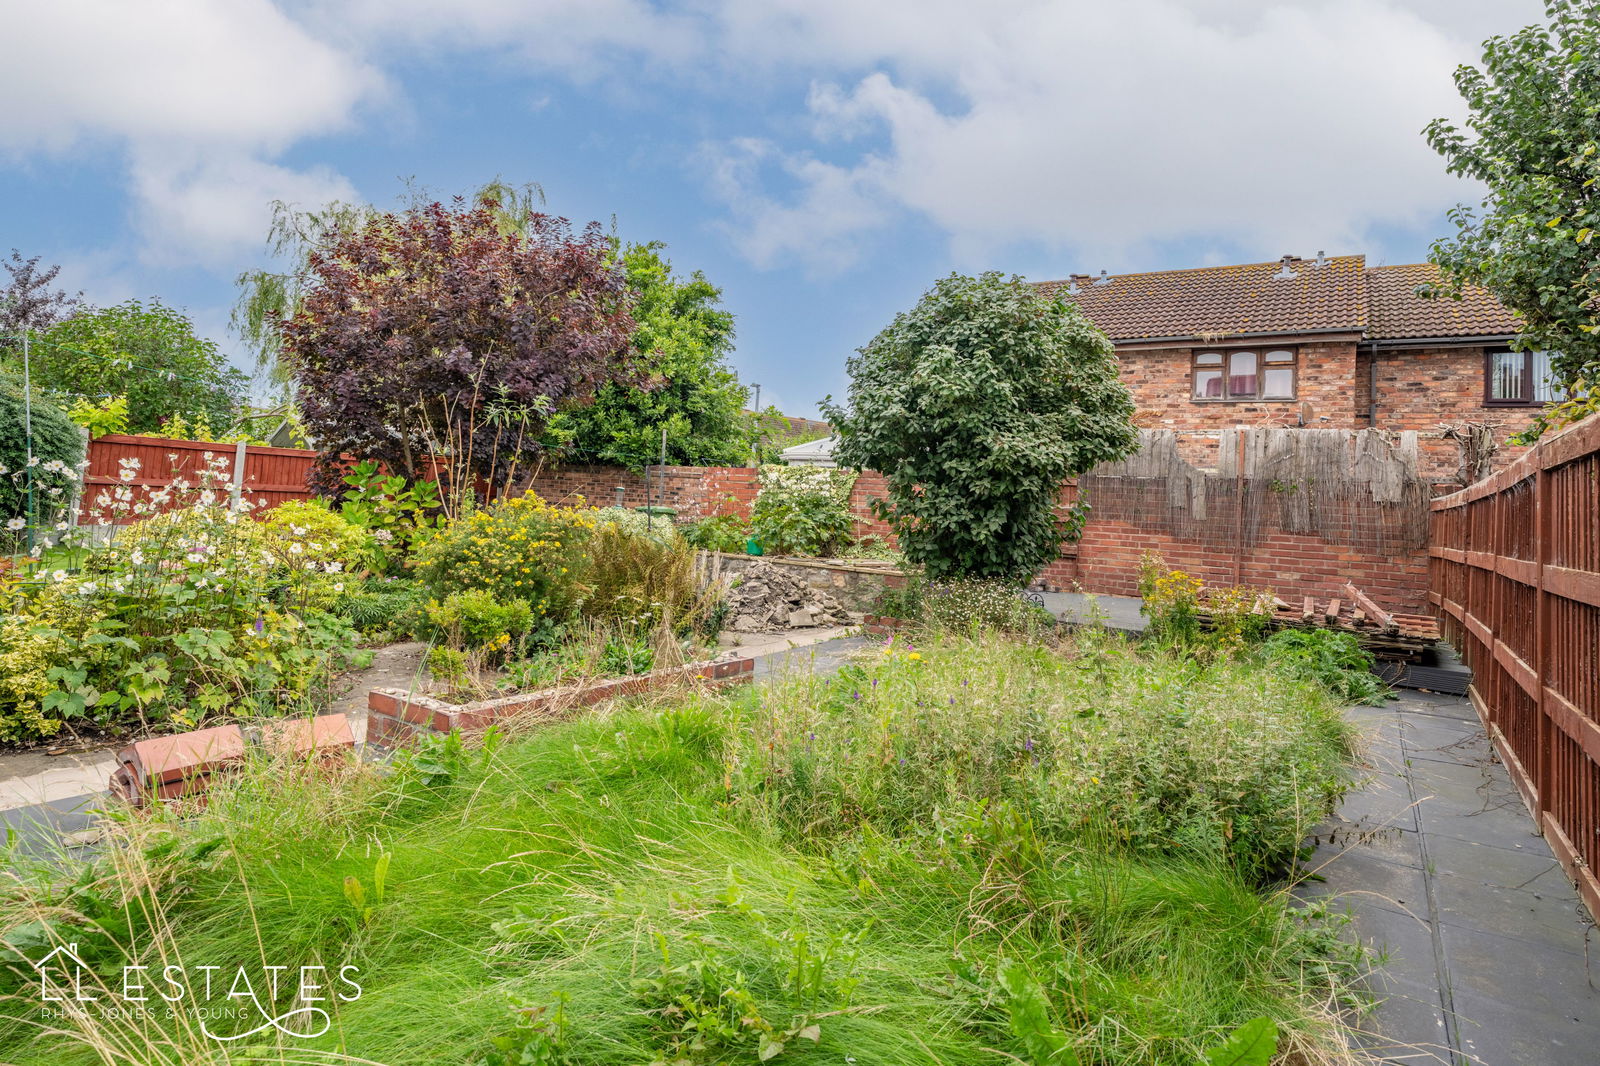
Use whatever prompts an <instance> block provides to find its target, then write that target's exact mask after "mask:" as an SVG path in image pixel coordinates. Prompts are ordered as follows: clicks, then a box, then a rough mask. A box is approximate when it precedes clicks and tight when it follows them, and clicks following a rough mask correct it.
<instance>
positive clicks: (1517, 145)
mask: <svg viewBox="0 0 1600 1066" xmlns="http://www.w3.org/2000/svg"><path fill="white" fill-rule="evenodd" d="M1545 10H1546V12H1547V14H1548V17H1549V22H1548V23H1547V24H1544V25H1535V26H1529V27H1527V28H1526V29H1523V30H1520V31H1518V32H1517V33H1514V34H1511V35H1510V36H1506V37H1494V38H1490V40H1489V41H1487V42H1486V43H1485V44H1484V51H1483V66H1482V68H1481V69H1480V68H1478V67H1472V66H1462V67H1459V68H1458V69H1457V70H1456V76H1455V81H1456V88H1457V89H1458V90H1459V91H1460V93H1461V96H1462V98H1463V99H1464V100H1465V101H1466V105H1467V109H1468V111H1469V116H1468V118H1467V132H1464V131H1463V130H1461V129H1459V128H1457V127H1456V126H1455V125H1453V124H1452V123H1450V122H1449V121H1447V120H1445V119H1436V120H1435V121H1434V122H1432V123H1431V124H1430V125H1429V126H1428V130H1427V137H1428V143H1429V144H1430V145H1432V146H1433V148H1434V150H1435V151H1437V152H1438V153H1439V154H1441V155H1442V156H1444V158H1445V160H1446V162H1447V164H1448V168H1449V170H1450V172H1451V173H1452V174H1459V175H1462V176H1464V177H1467V178H1471V179H1473V180H1476V181H1479V182H1482V183H1483V184H1484V185H1486V186H1488V194H1487V195H1486V196H1485V197H1484V199H1483V202H1482V204H1481V206H1480V209H1479V210H1478V211H1474V210H1472V209H1471V208H1469V207H1467V206H1465V205H1460V206H1457V207H1456V208H1455V209H1454V210H1453V211H1451V212H1450V218H1451V221H1452V222H1454V223H1455V225H1456V234H1455V236H1453V237H1448V238H1444V239H1442V240H1440V241H1437V242H1435V244H1434V246H1433V250H1432V253H1431V257H1432V259H1433V261H1434V262H1435V263H1437V264H1438V265H1439V267H1440V270H1441V272H1442V274H1443V279H1444V284H1443V286H1441V291H1440V292H1438V293H1435V294H1434V295H1437V296H1439V297H1440V298H1442V299H1460V287H1461V286H1462V285H1464V284H1473V285H1481V286H1483V287H1485V288H1487V289H1488V290H1489V291H1490V292H1492V293H1494V295H1495V296H1496V297H1498V298H1499V299H1500V301H1501V302H1502V303H1504V304H1505V305H1506V306H1507V307H1509V308H1511V309H1512V310H1513V311H1515V312H1516V313H1517V315H1518V317H1519V318H1520V320H1521V331H1520V333H1519V335H1518V337H1517V338H1516V339H1515V340H1514V341H1513V342H1512V344H1513V346H1514V347H1516V348H1518V349H1521V350H1523V351H1548V352H1552V353H1554V355H1555V359H1554V371H1555V374H1556V377H1557V378H1558V379H1559V382H1560V383H1561V384H1562V385H1564V386H1565V387H1566V388H1567V389H1570V390H1572V391H1573V392H1574V394H1575V395H1574V398H1573V400H1572V401H1570V402H1568V403H1564V404H1561V405H1559V406H1556V407H1555V408H1553V409H1550V410H1547V411H1545V412H1543V413H1542V414H1541V415H1540V417H1539V419H1538V421H1537V422H1536V423H1535V425H1534V426H1533V428H1532V429H1530V430H1529V431H1528V432H1527V433H1526V434H1524V437H1525V438H1527V439H1531V438H1534V437H1537V436H1539V435H1540V433H1542V432H1543V431H1544V430H1545V429H1546V428H1548V427H1550V426H1552V425H1557V426H1558V425H1561V424H1563V423H1565V422H1568V421H1573V420H1576V419H1578V418H1581V417H1583V416H1585V415H1587V414H1590V413H1592V412H1594V411H1595V410H1596V409H1597V408H1596V405H1597V403H1600V388H1597V387H1596V386H1597V385H1600V304H1597V301H1596V294H1600V256H1597V255H1596V254H1595V250H1594V249H1595V244H1594V240H1595V236H1596V234H1597V233H1600V197H1597V196H1596V195H1595V191H1594V186H1595V182H1596V179H1597V178H1600V138H1597V137H1596V133H1595V129H1596V122H1597V120H1600V9H1597V8H1596V7H1595V5H1594V4H1593V3H1592V2H1589V0H1546V4H1545ZM1524 442H1526V440H1525V441H1524Z"/></svg>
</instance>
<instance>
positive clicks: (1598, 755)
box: [1429, 416, 1600, 914]
mask: <svg viewBox="0 0 1600 1066" xmlns="http://www.w3.org/2000/svg"><path fill="white" fill-rule="evenodd" d="M1432 506H1433V538H1432V539H1433V546H1432V547H1431V548H1430V550H1429V551H1430V555H1431V556H1432V559H1431V563H1430V568H1431V586H1432V588H1431V592H1430V593H1429V599H1430V600H1431V601H1432V603H1433V604H1434V606H1435V607H1436V609H1437V610H1438V611H1439V612H1440V615H1441V617H1442V619H1443V622H1444V628H1445V634H1446V636H1447V637H1449V638H1450V640H1451V641H1452V642H1453V643H1454V644H1455V645H1456V646H1457V647H1458V648H1460V649H1461V651H1462V655H1463V657H1464V658H1465V659H1466V660H1467V663H1468V665H1470V666H1471V667H1472V670H1473V674H1474V678H1473V684H1472V691H1471V693H1470V695H1471V697H1472V702H1473V704H1474V705H1475V706H1476V707H1477V709H1478V714H1479V715H1480V716H1481V717H1482V718H1483V722H1484V726H1485V728H1487V729H1488V731H1489V735H1490V736H1491V738H1493V740H1494V743H1495V747H1496V749H1497V750H1498V751H1499V753H1500V756H1501V758H1502V759H1503V760H1504V761H1505V764H1506V766H1507V768H1508V769H1509V770H1510V771H1511V777H1512V779H1513V780H1514V781H1515V782H1516V783H1517V787H1518V788H1519V789H1520V790H1521V792H1522V797H1523V799H1524V800H1525V801H1526V802H1527V804H1528V809H1529V810H1530V811H1532V812H1533V814H1534V817H1535V819H1536V820H1537V821H1538V823H1539V825H1540V828H1541V830H1542V831H1543V833H1544V835H1545V838H1546V839H1547V840H1548V841H1549V842H1550V846H1551V848H1552V849H1553V850H1554V851H1555V853H1556V857H1557V858H1558V859H1560V860H1561V863H1562V865H1563V866H1565V867H1566V869H1567V873H1568V874H1569V875H1570V876H1571V878H1572V879H1573V881H1574V882H1576V884H1577V885H1578V889H1579V891H1580V892H1581V893H1582V895H1583V898H1584V901H1585V902H1586V903H1587V904H1588V906H1589V910H1590V913H1592V914H1600V879H1597V877H1596V870H1597V869H1600V416H1593V417H1590V418H1589V419H1587V420H1586V421H1584V422H1581V423H1579V424H1578V425H1576V426H1572V427H1570V428H1569V429H1567V430H1565V431H1564V432H1562V433H1559V434H1557V435H1555V436H1553V437H1551V438H1549V439H1547V440H1545V441H1543V442H1541V443H1540V445H1539V446H1538V447H1537V448H1535V449H1533V450H1532V451H1531V452H1529V453H1528V454H1526V455H1524V456H1523V457H1522V458H1520V459H1518V460H1517V461H1516V462H1515V463H1513V464H1512V465H1511V466H1509V467H1507V468H1506V469H1504V470H1502V471H1500V472H1499V473H1498V474H1495V475H1494V476H1492V477H1490V478H1487V479H1485V480H1484V481H1480V482H1478V483H1477V484H1475V485H1472V486H1470V487H1468V488H1466V489H1463V490H1461V491H1460V492H1457V493H1455V494H1453V495H1450V496H1444V497H1441V498H1440V499H1437V500H1435V501H1433V505H1432Z"/></svg>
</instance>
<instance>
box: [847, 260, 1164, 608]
mask: <svg viewBox="0 0 1600 1066" xmlns="http://www.w3.org/2000/svg"><path fill="white" fill-rule="evenodd" d="M849 368H850V401H849V406H848V408H845V407H840V406H838V405H835V404H833V403H832V402H831V399H830V401H827V402H824V403H823V404H822V410H823V412H824V414H825V415H826V416H827V417H828V419H829V420H830V421H832V423H833V425H834V427H835V429H836V430H837V432H838V434H839V438H840V439H839V445H838V447H837V449H836V450H835V452H834V456H835V458H836V459H837V460H838V462H839V463H840V465H842V466H851V467H855V468H857V469H862V470H868V469H870V470H877V471H880V472H881V473H882V474H883V475H884V476H885V478H886V479H887V480H888V490H889V499H888V500H887V501H877V503H876V504H875V506H876V507H877V509H878V512H879V514H880V515H881V516H882V517H884V518H886V519H887V520H888V521H889V522H890V523H891V524H892V525H893V526H894V530H895V534H896V536H897V537H898V538H899V540H900V546H901V548H902V549H903V550H904V551H905V553H906V558H907V559H909V560H910V561H911V562H914V563H919V564H921V565H922V566H923V567H925V568H926V570H927V573H928V574H929V576H930V577H934V578H947V577H981V578H999V579H1006V580H1011V581H1018V582H1021V581H1026V580H1027V579H1029V578H1031V577H1033V576H1034V575H1035V574H1037V573H1038V572H1039V571H1040V570H1041V569H1042V568H1043V567H1044V566H1045V565H1046V564H1047V563H1049V562H1050V561H1051V560H1052V559H1054V558H1055V557H1056V554H1057V552H1058V551H1059V550H1060V547H1061V543H1062V541H1063V540H1064V539H1067V538H1069V537H1071V536H1074V535H1076V532H1077V527H1078V526H1079V525H1080V524H1081V522H1077V521H1073V520H1071V519H1069V520H1067V521H1063V520H1062V519H1061V518H1060V517H1058V515H1057V512H1056V508H1057V504H1058V501H1059V499H1060V493H1061V485H1062V482H1063V481H1064V480H1065V479H1066V478H1068V477H1071V476H1073V475H1076V474H1081V473H1084V472H1085V471H1087V470H1089V469H1091V468H1092V467H1094V466H1095V465H1097V464H1099V463H1102V462H1106V461H1108V460H1115V459H1120V458H1122V457H1123V456H1125V455H1127V454H1128V453H1130V452H1132V451H1133V450H1134V449H1135V448H1136V447H1137V444H1138V435H1137V433H1136V432H1135V431H1134V428H1133V424H1132V419H1133V400H1132V397H1131V396H1130V395H1129V394H1128V389H1127V387H1126V386H1125V385H1123V384H1122V382H1121V380H1120V379H1119V378H1118V375H1117V358H1116V354H1115V351H1114V349H1113V348H1112V346H1111V342H1110V341H1109V340H1107V339H1106V337H1105V334H1103V333H1101V332H1100V331H1099V330H1098V329H1096V328H1095V327H1094V326H1093V325H1092V324H1091V323H1090V322H1089V320H1088V319H1087V318H1085V317H1084V316H1083V314H1082V313H1081V312H1080V311H1079V310H1078V309H1077V308H1076V307H1074V306H1073V305H1071V304H1069V303H1066V302H1064V301H1061V300H1051V299H1047V298H1045V297H1042V296H1040V295H1039V294H1038V293H1037V291H1036V290H1034V289H1033V288H1032V287H1031V286H1029V285H1026V284H1024V283H1023V282H1022V280H1021V279H1020V278H1015V277H1013V278H1010V279H1006V278H1003V277H1002V276H1001V275H999V274H998V273H992V272H991V273H987V274H984V275H982V276H981V277H977V278H970V277H963V276H961V275H959V274H952V275H950V276H949V277H947V278H943V279H941V280H940V281H938V282H937V283H935V285H934V286H933V288H932V289H930V290H929V291H928V292H927V293H926V294H925V295H924V296H923V297H922V300H921V301H920V302H919V303H918V304H917V306H916V307H914V308H912V309H911V310H910V311H907V312H904V313H902V314H900V315H897V316H896V317H895V320H894V322H893V323H892V324H890V325H889V326H888V328H886V329H885V330H883V332H881V333H879V334H878V335H877V336H876V337H874V338H873V339H872V342H871V343H870V344H868V345H867V346H866V347H865V348H862V349H861V350H860V352H859V354H857V355H855V356H852V357H851V359H850V362H849ZM1080 517H1081V516H1080Z"/></svg>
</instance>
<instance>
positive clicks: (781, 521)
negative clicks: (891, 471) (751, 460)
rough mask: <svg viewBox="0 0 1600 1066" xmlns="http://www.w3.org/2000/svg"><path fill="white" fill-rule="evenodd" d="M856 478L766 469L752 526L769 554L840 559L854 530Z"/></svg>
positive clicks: (809, 469) (814, 469) (821, 470)
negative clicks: (852, 505)
mask: <svg viewBox="0 0 1600 1066" xmlns="http://www.w3.org/2000/svg"><path fill="white" fill-rule="evenodd" d="M855 483H856V475H855V473H854V472H853V471H849V470H831V469H828V468H826V467H819V466H764V467H762V468H761V489H760V491H759V492H758V493H757V494H756V502H755V506H754V507H753V508H752V509H751V511H750V528H751V531H752V532H753V533H754V534H755V537H756V540H758V541H759V542H760V543H761V547H762V550H763V551H765V552H766V553H767V554H769V555H836V554H838V553H839V552H840V551H842V550H844V546H845V544H846V543H847V542H848V541H849V539H850V533H851V530H853V529H854V528H855V516H854V515H852V514H851V513H850V491H851V489H853V488H854V487H855Z"/></svg>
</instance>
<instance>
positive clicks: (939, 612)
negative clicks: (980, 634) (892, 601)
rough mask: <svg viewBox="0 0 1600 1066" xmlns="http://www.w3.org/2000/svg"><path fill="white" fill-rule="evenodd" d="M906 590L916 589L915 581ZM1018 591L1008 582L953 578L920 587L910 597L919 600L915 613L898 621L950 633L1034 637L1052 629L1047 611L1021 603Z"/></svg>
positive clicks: (1053, 620) (1050, 615) (1050, 617)
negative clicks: (907, 620) (988, 632)
mask: <svg viewBox="0 0 1600 1066" xmlns="http://www.w3.org/2000/svg"><path fill="white" fill-rule="evenodd" d="M907 584H908V587H910V586H912V585H918V584H919V582H918V580H917V579H912V580H911V581H908V583H907ZM1021 591H1022V590H1021V589H1019V588H1018V587H1017V586H1016V584H1015V583H1013V582H1010V581H989V580H984V579H982V578H955V579H953V580H950V581H930V582H926V583H925V584H920V586H919V588H918V590H917V591H916V592H913V593H911V595H913V596H918V597H919V598H920V603H919V604H918V607H919V609H918V610H917V613H915V614H911V615H900V616H897V617H902V618H911V619H918V620H920V621H922V622H924V623H927V624H928V625H931V626H934V627H935V628H938V629H943V630H947V631H949V632H952V633H970V632H973V631H981V630H996V631H998V632H1001V633H1034V632H1039V631H1041V630H1049V629H1051V628H1053V627H1054V626H1055V621H1056V619H1055V616H1054V615H1052V614H1051V613H1050V612H1049V611H1046V610H1044V609H1043V608H1040V607H1035V606H1034V605H1032V604H1030V603H1028V602H1026V601H1025V600H1023V599H1022V595H1021Z"/></svg>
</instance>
